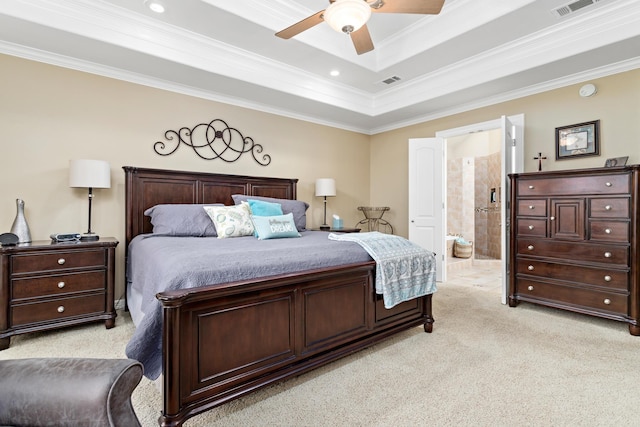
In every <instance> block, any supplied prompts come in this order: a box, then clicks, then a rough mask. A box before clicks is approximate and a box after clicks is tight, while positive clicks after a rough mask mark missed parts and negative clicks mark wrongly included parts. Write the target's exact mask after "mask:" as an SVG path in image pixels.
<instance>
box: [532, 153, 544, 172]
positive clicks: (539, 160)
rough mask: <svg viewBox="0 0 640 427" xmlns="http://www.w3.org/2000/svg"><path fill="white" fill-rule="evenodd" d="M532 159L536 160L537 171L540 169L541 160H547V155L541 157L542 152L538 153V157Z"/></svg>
mask: <svg viewBox="0 0 640 427" xmlns="http://www.w3.org/2000/svg"><path fill="white" fill-rule="evenodd" d="M533 160H537V161H538V172H541V171H542V161H543V160H547V157H546V156H545V157H543V156H542V153H538V157H534V158H533Z"/></svg>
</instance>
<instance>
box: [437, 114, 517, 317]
mask: <svg viewBox="0 0 640 427" xmlns="http://www.w3.org/2000/svg"><path fill="white" fill-rule="evenodd" d="M436 137H437V138H442V139H443V140H444V144H443V148H444V150H443V152H444V156H443V157H444V166H445V168H444V169H445V170H444V171H443V172H444V173H443V176H444V178H445V179H444V183H445V184H444V185H443V193H444V194H443V209H444V212H443V214H444V215H443V216H444V218H443V225H444V227H445V228H444V230H445V233H444V234H445V242H444V243H445V248H446V249H445V250H446V252H445V256H444V257H443V258H444V260H443V265H442V267H443V269H444V272H445V274H444V277H446V276H447V275H449V274H453V275H455V273H456V272H457V271H460V270H462V269H464V268H465V267H469V266H472V265H473V263H474V262H475V263H476V264H478V263H484V264H491V265H493V266H495V268H496V269H497V270H499V271H501V272H502V280H501V281H502V298H501V299H502V303H503V304H506V302H507V280H508V271H509V265H508V259H509V254H508V250H509V245H508V238H509V228H510V224H509V218H510V212H509V208H510V206H509V196H510V190H511V189H510V181H509V177H508V174H510V173H513V172H522V171H523V170H524V115H523V114H519V115H516V116H509V117H505V116H503V117H502V118H501V119H497V120H491V121H488V122H482V123H476V124H472V125H469V126H463V127H459V128H454V129H448V130H444V131H440V132H436ZM458 239H460V240H461V241H462V242H463V243H471V251H470V252H471V253H470V254H469V256H468V257H467V258H465V257H464V256H465V255H466V254H465V253H464V252H463V253H462V257H460V256H454V251H455V245H456V241H457V240H458ZM449 249H451V256H449V254H450V252H449Z"/></svg>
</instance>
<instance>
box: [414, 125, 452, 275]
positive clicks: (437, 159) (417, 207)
mask: <svg viewBox="0 0 640 427" xmlns="http://www.w3.org/2000/svg"><path fill="white" fill-rule="evenodd" d="M443 146H444V140H443V139H442V138H415V139H410V140H409V240H410V241H412V242H414V243H416V244H418V245H420V246H422V247H423V248H425V249H428V250H430V251H432V252H434V253H435V254H436V281H438V282H441V281H442V280H443V276H442V274H443V270H442V261H443V259H444V255H445V254H446V251H445V241H444V235H443V230H444V229H445V227H444V223H443V212H444V204H443V194H444V192H443V188H444V183H445V182H446V176H445V173H446V169H445V168H444V167H443V165H444V164H445V161H444V154H443V148H442V147H443Z"/></svg>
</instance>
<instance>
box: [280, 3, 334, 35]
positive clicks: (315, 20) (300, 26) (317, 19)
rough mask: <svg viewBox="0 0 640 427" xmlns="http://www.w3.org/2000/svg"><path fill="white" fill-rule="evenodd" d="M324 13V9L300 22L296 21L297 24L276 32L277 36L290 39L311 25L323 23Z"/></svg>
mask: <svg viewBox="0 0 640 427" xmlns="http://www.w3.org/2000/svg"><path fill="white" fill-rule="evenodd" d="M323 13H324V10H321V11H320V12H318V13H316V14H315V15H311V16H310V17H308V18H305V19H303V20H302V21H300V22H296V23H295V24H293V25H292V26H290V27H288V28H285V29H284V30H282V31H279V32H277V33H276V36H278V37H280V38H283V39H290V38H291V37H293V36H296V35H298V34H300V33H301V32H303V31H305V30H308V29H309V28H311V27H315V26H316V25H318V24H319V23H321V22H322V21H324V19H322V14H323Z"/></svg>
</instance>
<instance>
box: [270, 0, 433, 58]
mask: <svg viewBox="0 0 640 427" xmlns="http://www.w3.org/2000/svg"><path fill="white" fill-rule="evenodd" d="M444 1H445V0H329V3H330V4H329V7H327V8H326V9H325V10H321V11H320V12H318V13H315V14H313V15H311V16H309V17H308V18H305V19H303V20H302V21H300V22H297V23H295V24H293V25H292V26H290V27H288V28H285V29H284V30H282V31H279V32H277V33H276V36H278V37H280V38H283V39H290V38H291V37H293V36H296V35H298V34H300V33H301V32H303V31H305V30H308V29H309V28H312V27H314V26H316V25H318V24H319V23H321V22H322V21H326V22H327V24H329V26H331V28H333V29H334V30H336V31H338V32H342V33H345V34H348V35H350V36H351V41H353V45H354V46H355V48H356V52H358V55H362V54H363V53H366V52H369V51H371V50H373V41H372V40H371V35H370V34H369V30H368V29H367V21H368V20H369V18H370V17H371V13H372V12H373V13H415V14H424V15H437V14H438V13H440V10H441V9H442V5H443V4H444Z"/></svg>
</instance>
